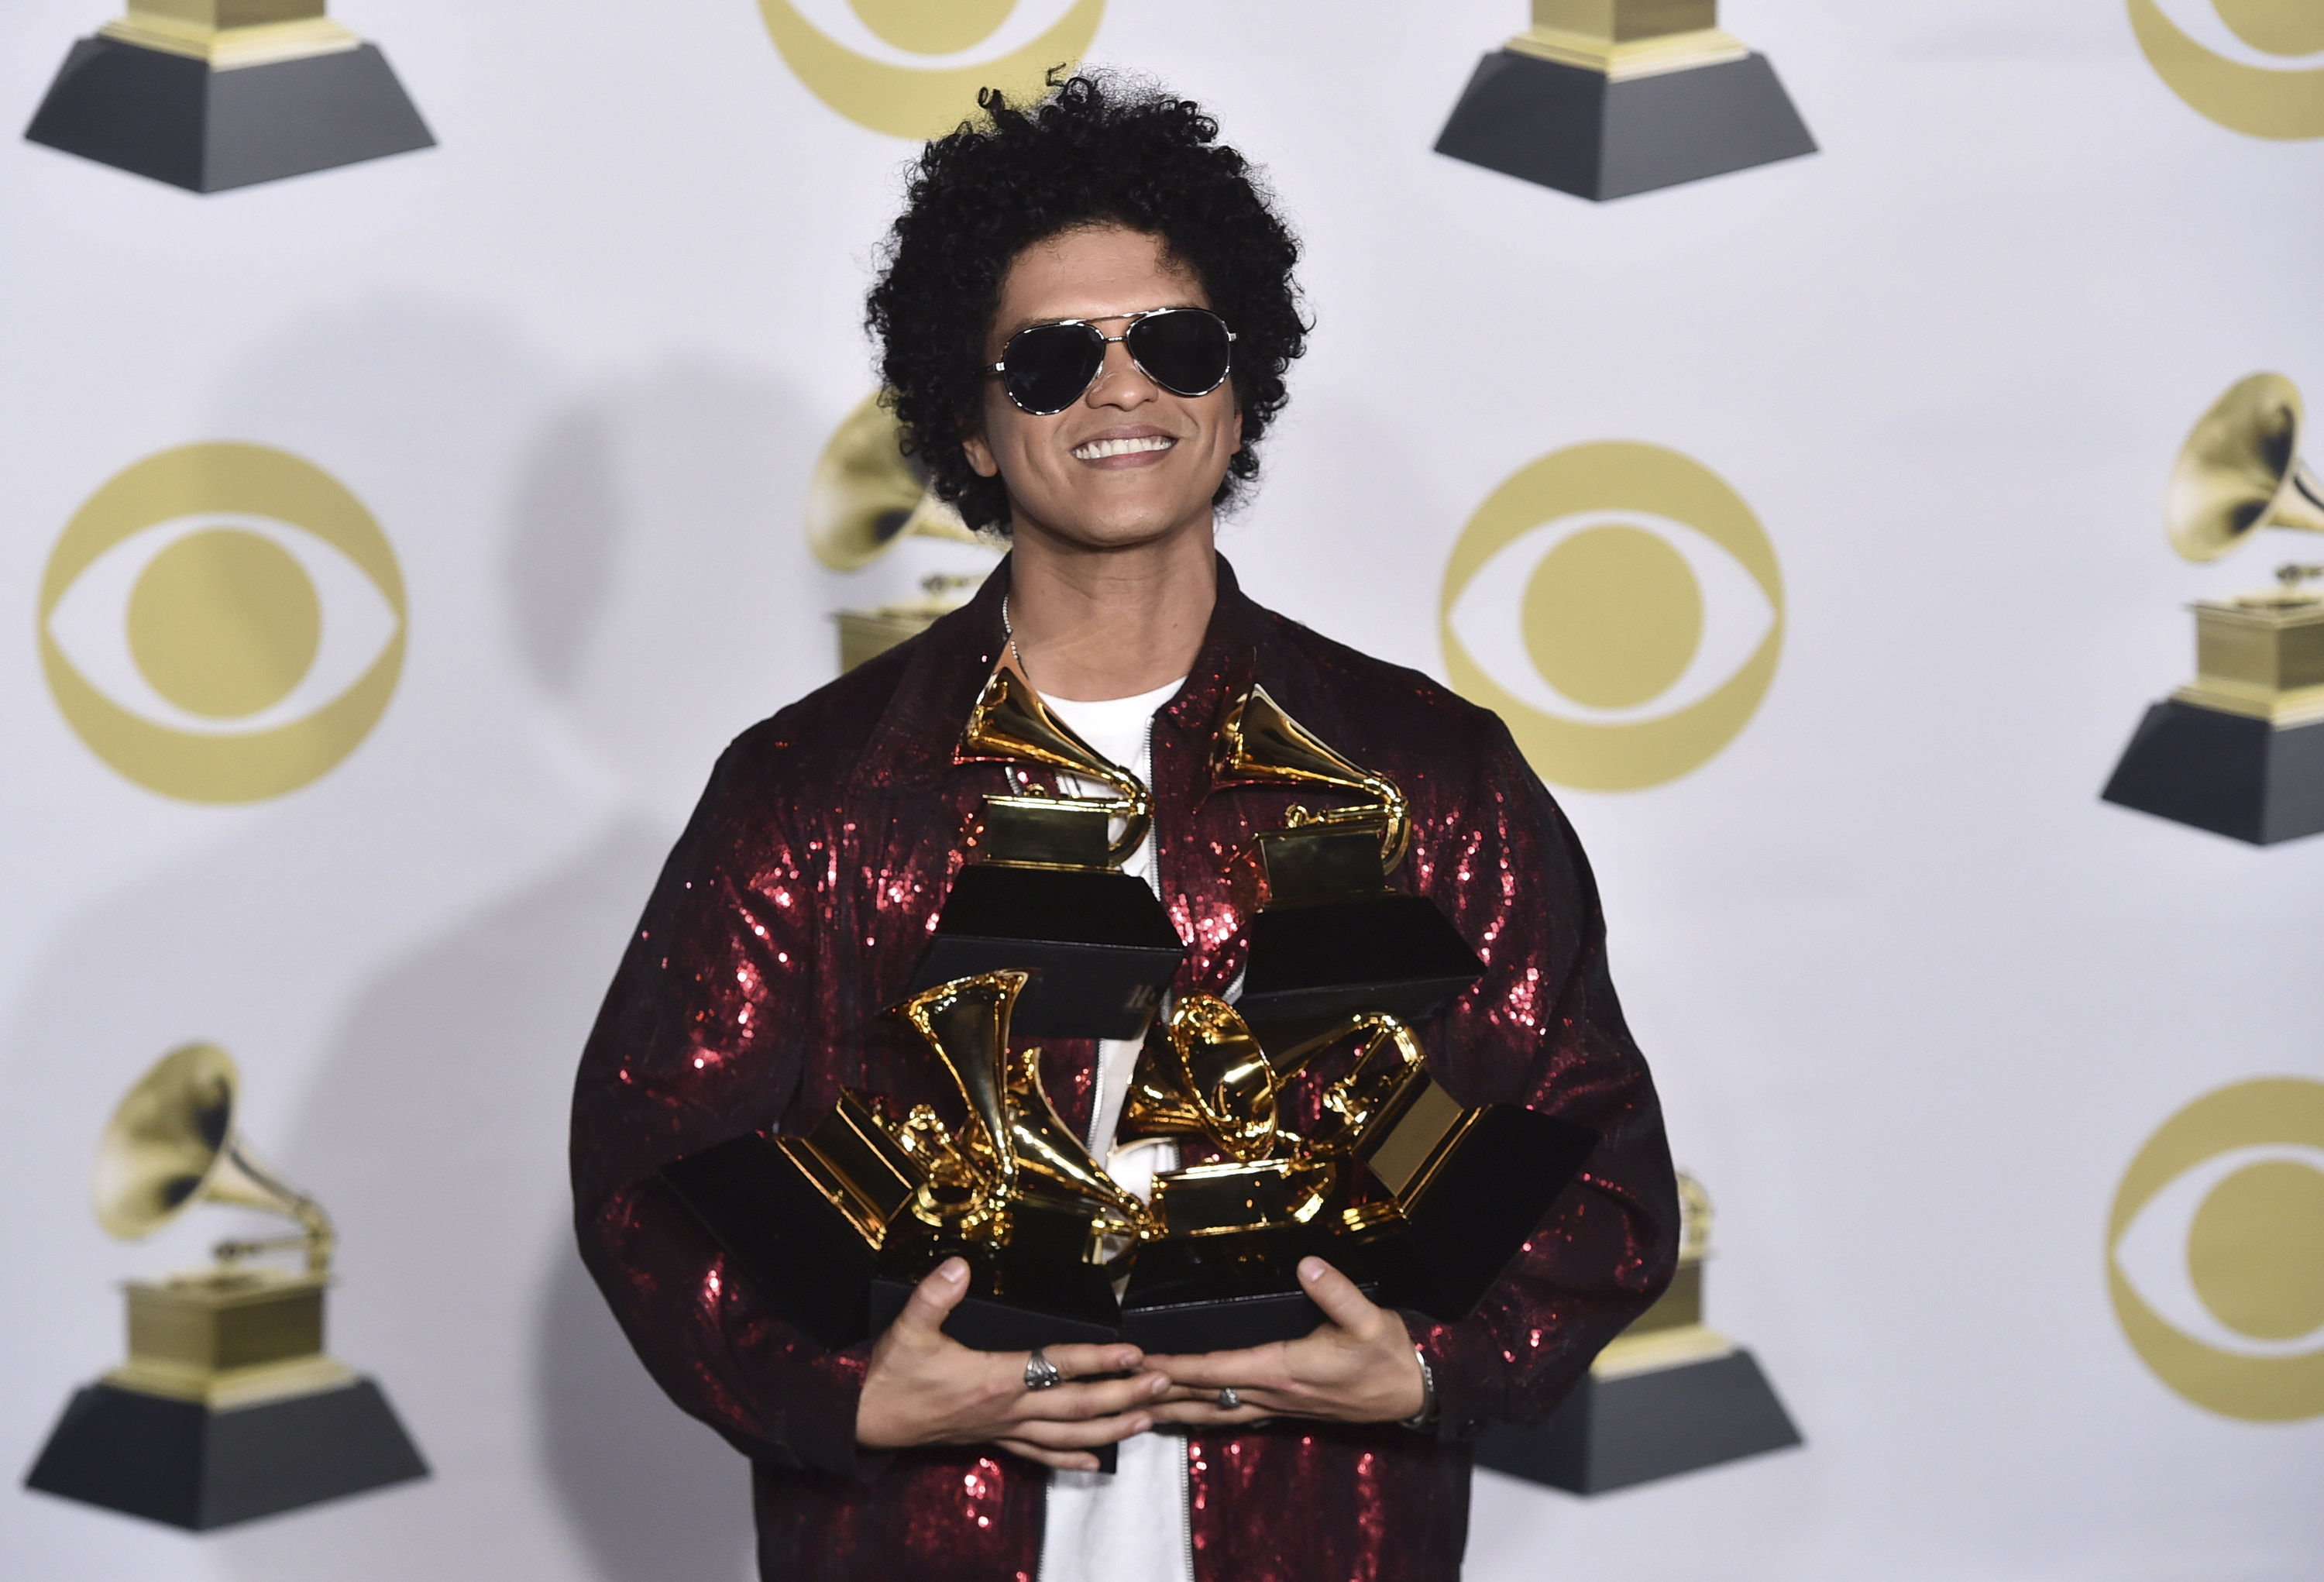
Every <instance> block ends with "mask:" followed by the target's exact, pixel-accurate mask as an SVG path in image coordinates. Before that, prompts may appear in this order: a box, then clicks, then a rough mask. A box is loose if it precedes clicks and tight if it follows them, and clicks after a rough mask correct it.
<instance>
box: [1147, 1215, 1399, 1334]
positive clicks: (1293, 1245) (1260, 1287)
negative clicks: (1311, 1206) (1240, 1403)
mask: <svg viewBox="0 0 2324 1582" xmlns="http://www.w3.org/2000/svg"><path fill="white" fill-rule="evenodd" d="M1311 1253H1312V1254H1315V1255H1316V1256H1317V1257H1320V1258H1323V1259H1324V1260H1325V1261H1326V1262H1328V1263H1331V1264H1333V1267H1335V1268H1337V1269H1338V1270H1339V1271H1340V1272H1342V1274H1345V1275H1347V1276H1348V1278H1350V1279H1351V1280H1353V1281H1355V1282H1356V1284H1357V1285H1358V1287H1359V1288H1360V1289H1361V1290H1362V1291H1363V1292H1364V1294H1365V1295H1366V1296H1369V1297H1377V1296H1378V1295H1379V1281H1377V1280H1376V1279H1375V1278H1374V1277H1373V1275H1372V1272H1371V1267H1370V1262H1369V1256H1368V1254H1367V1252H1366V1249H1365V1248H1364V1247H1363V1246H1362V1245H1361V1244H1359V1243H1357V1242H1355V1241H1353V1240H1351V1239H1344V1238H1335V1237H1330V1236H1326V1235H1323V1234H1321V1233H1319V1232H1315V1231H1311V1230H1309V1229H1307V1228H1306V1227H1305V1226H1301V1227H1299V1228H1297V1229H1296V1230H1281V1231H1277V1230H1256V1231H1247V1232H1240V1233H1237V1234H1234V1235H1219V1236H1187V1237H1185V1238H1183V1239H1180V1240H1177V1241H1161V1242H1154V1243H1151V1244H1148V1245H1147V1246H1144V1247H1141V1248H1139V1253H1138V1262H1137V1263H1135V1264H1133V1265H1132V1266H1131V1269H1130V1284H1129V1286H1128V1288H1127V1289H1126V1290H1124V1291H1123V1292H1122V1293H1121V1337H1122V1338H1123V1339H1124V1340H1127V1341H1129V1342H1130V1343H1131V1344H1132V1345H1134V1346H1138V1347H1139V1348H1140V1349H1142V1350H1145V1351H1149V1352H1154V1353H1157V1354H1158V1355H1164V1356H1185V1355H1192V1354H1194V1353H1197V1352H1205V1351H1238V1350H1240V1349H1241V1348H1242V1347H1244V1346H1265V1345H1267V1344H1268V1342H1269V1341H1274V1340H1296V1339H1298V1338H1299V1337H1301V1336H1303V1335H1310V1334H1313V1333H1314V1330H1315V1328H1316V1327H1317V1326H1318V1325H1320V1324H1322V1323H1323V1309H1321V1308H1319V1307H1317V1306H1316V1305H1315V1304H1314V1301H1313V1300H1310V1298H1309V1297H1308V1295H1307V1293H1306V1291H1305V1290H1304V1289H1302V1287H1301V1286H1300V1283H1299V1260H1300V1259H1302V1258H1304V1257H1306V1256H1307V1255H1308V1254H1311Z"/></svg>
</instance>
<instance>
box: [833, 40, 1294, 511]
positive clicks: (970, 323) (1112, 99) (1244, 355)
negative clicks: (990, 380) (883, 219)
mask: <svg viewBox="0 0 2324 1582" xmlns="http://www.w3.org/2000/svg"><path fill="white" fill-rule="evenodd" d="M978 103H979V104H980V105H981V106H982V108H983V110H984V115H985V121H984V122H983V123H982V124H967V123H964V124H963V125H961V126H960V127H959V129H958V130H956V131H954V132H953V133H951V134H948V135H946V136H944V137H939V138H937V139H936V140H935V141H934V142H932V143H929V144H928V145H927V147H926V148H925V149H924V150H922V151H921V153H920V157H919V159H918V162H916V163H915V164H914V165H913V166H912V167H911V181H910V186H909V189H908V192H907V195H906V199H905V204H904V211H903V213H902V214H900V215H899V216H897V217H896V223H895V225H894V227H892V228H891V229H890V232H889V234H888V238H887V242H886V245H885V247H884V249H883V256H882V264H883V267H882V269H881V273H880V278H879V281H878V282H877V283H876V284H875V285H873V287H872V288H871V296H870V298H869V300H868V301H867V302H866V304H865V312H864V319H865V322H866V323H867V325H868V326H869V327H870V328H871V334H872V337H873V338H874V339H875V340H876V341H877V342H878V344H879V347H880V368H881V375H883V377H884V378H885V380H886V382H887V385H888V390H889V396H888V400H889V401H890V403H891V404H892V405H893V407H894V410H895V412H896V416H897V419H898V421H899V422H900V424H901V425H902V428H903V443H904V453H905V454H906V455H907V456H910V457H914V458H917V459H918V461H919V463H920V465H921V466H923V467H926V468H927V472H928V476H929V482H930V484H931V485H932V486H934V488H935V490H936V494H937V495H938V496H939V497H940V498H942V499H945V500H949V501H951V502H953V503H954V504H956V505H957V506H959V508H960V513H961V515H962V516H963V517H964V519H965V520H966V521H967V523H968V524H969V525H970V526H971V527H982V528H989V529H997V530H999V531H1001V532H1007V531H1008V530H1009V496H1008V492H1007V490H1006V489H1004V488H1003V487H1002V486H1001V480H1000V479H999V478H997V477H993V478H982V477H979V476H976V473H975V471H974V470H973V468H972V467H970V466H969V465H968V458H967V457H966V456H964V454H963V453H962V451H961V441H962V439H964V438H966V437H967V436H969V435H971V434H974V433H977V432H979V431H980V430H982V428H983V407H984V373H983V367H984V344H985V338H986V337H987V336H988V335H989V334H990V333H991V328H992V319H993V315H994V314H995V313H997V312H998V311H999V310H1000V307H1001V282H1002V280H1003V278H1004V277H1005V276H1006V275H1007V273H1008V272H1009V266H1010V264H1012V263H1013V262H1015V260H1016V259H1017V257H1018V255H1019V254H1022V253H1023V252H1024V251H1025V249H1026V248H1028V247H1030V246H1032V245H1035V244H1036V243H1038V242H1042V241H1046V240H1047V239H1048V238H1049V237H1051V236H1056V235H1058V234H1059V233H1060V232H1064V231H1069V230H1073V229H1075V228H1077V227H1082V226H1087V225H1103V224H1108V223H1112V224H1119V225H1122V226H1127V227H1130V228H1131V229H1134V230H1138V231H1143V232H1145V233H1146V234H1148V235H1149V236H1157V237H1159V238H1160V239H1161V241H1162V243H1163V245H1164V246H1165V247H1166V248H1167V251H1168V253H1169V254H1170V256H1171V257H1172V258H1173V259H1174V260H1176V262H1178V263H1181V264H1185V265H1186V266H1187V267H1188V268H1189V269H1191V270H1192V271H1193V272H1194V276H1195V278H1196V279H1198V280H1199V281H1201V282H1202V284H1203V291H1205V292H1207V293H1208V294H1209V297H1210V301H1211V306H1212V307H1213V309H1214V310H1216V311H1217V312H1218V314H1219V316H1220V317H1221V318H1222V319H1225V320H1226V321H1227V325H1228V327H1229V328H1231V329H1232V330H1233V331H1234V332H1235V345H1234V375H1233V384H1234V393H1235V400H1236V402H1238V403H1239V404H1240V407H1241V409H1242V449H1241V450H1240V452H1238V453H1237V454H1236V456H1235V457H1234V458H1233V460H1232V461H1231V462H1230V463H1229V464H1228V467H1227V476H1226V477H1225V478H1224V479H1223V480H1222V482H1221V483H1220V485H1219V492H1218V494H1217V495H1216V496H1215V503H1216V504H1222V505H1223V504H1227V503H1228V502H1229V501H1230V500H1231V499H1233V498H1234V497H1235V496H1236V495H1237V494H1238V493H1239V492H1240V490H1241V489H1242V488H1243V487H1244V486H1247V485H1248V484H1250V481H1251V480H1252V479H1254V478H1256V477H1257V476H1259V456H1258V449H1257V443H1258V440H1259V438H1260V437H1261V436H1262V435H1264V434H1265V433H1266V432H1267V426H1268V423H1269V422H1271V421H1273V420H1274V418H1275V415H1276V414H1277V412H1281V411H1282V410H1283V405H1284V402H1285V401H1286V400H1287V399H1288V393H1287V392H1286V390H1285V387H1284V382H1283V376H1284V373H1285V371H1286V369H1287V368H1289V366H1290V365H1291V359H1292V358H1294V357H1296V356H1299V354H1300V353H1301V352H1302V351H1304V350H1305V347H1306V338H1307V331H1308V329H1309V328H1311V326H1310V325H1308V324H1307V323H1306V322H1305V320H1304V319H1302V317H1301V315H1300V310H1299V290H1298V286H1297V285H1296V282H1294V281H1293V280H1292V277H1291V270H1292V265H1293V264H1296V262H1297V261H1298V258H1299V244H1298V242H1297V241H1296V239H1295V238H1294V237H1293V236H1292V235H1291V232H1290V230H1289V228H1288V227H1286V226H1285V225H1284V223H1283V221H1282V220H1281V219H1280V218H1279V217H1277V215H1276V213H1275V212H1274V210H1273V209H1272V208H1270V207H1269V206H1268V193H1267V191H1266V190H1265V189H1264V188H1263V187H1262V186H1261V185H1260V182H1259V179H1258V178H1257V176H1256V174H1255V173H1254V172H1253V171H1252V170H1251V168H1250V163H1249V162H1247V161H1245V160H1244V158H1243V157H1242V155H1240V153H1236V152H1235V151H1234V150H1233V149H1231V148H1229V147H1227V146H1226V145H1224V144H1223V143H1220V142H1218V135H1219V128H1218V123H1217V122H1215V121H1213V120H1212V119H1211V118H1210V117H1209V116H1205V115H1204V114H1203V112H1202V109H1201V107H1200V106H1196V105H1194V103H1192V102H1191V101H1189V100H1185V99H1179V98H1173V97H1169V96H1167V94H1164V93H1162V92H1161V91H1159V90H1158V89H1154V88H1143V87H1139V86H1136V85H1125V84H1124V83H1122V82H1121V81H1120V80H1119V79H1102V78H1097V77H1092V76H1087V75H1083V76H1075V77H1073V78H1070V79H1066V80H1065V81H1064V82H1062V83H1053V86H1052V88H1051V89H1050V92H1049V94H1048V96H1047V97H1045V98H1044V99H1042V100H1041V102H1040V103H1038V104H1037V105H1035V106H1032V107H1031V108H1030V109H1029V110H1027V109H1019V107H1017V106H1014V105H1011V104H1010V103H1009V101H1008V100H1007V98H1006V97H1004V96H1002V95H1001V93H999V92H998V91H996V90H993V89H990V88H988V89H986V90H985V92H984V93H983V94H982V96H980V97H979V100H978Z"/></svg>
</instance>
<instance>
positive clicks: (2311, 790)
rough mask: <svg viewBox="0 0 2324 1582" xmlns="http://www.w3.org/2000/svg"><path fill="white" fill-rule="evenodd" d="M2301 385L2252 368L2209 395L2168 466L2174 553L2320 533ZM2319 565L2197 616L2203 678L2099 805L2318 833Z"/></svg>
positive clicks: (2323, 668) (2205, 606)
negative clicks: (2277, 533)
mask: <svg viewBox="0 0 2324 1582" xmlns="http://www.w3.org/2000/svg"><path fill="white" fill-rule="evenodd" d="M2302 417H2303V414H2302V409H2301V400H2300V392H2299V390H2298V389H2296V388H2295V387H2294V386H2293V384H2292V381H2291V380H2289V379H2286V378H2285V377H2283V375H2281V374H2255V375H2252V376H2251V377H2250V378H2248V379H2245V380H2242V381H2241V382H2239V383H2238V384H2236V385H2235V387H2234V388H2233V389H2231V390H2229V391H2228V392H2227V393H2226V394H2225V395H2223V396H2221V397H2220V398H2219V399H2218V401H2217V402H2214V403H2212V406H2211V409H2210V410H2209V412H2205V413H2204V414H2203V416H2202V418H2201V420H2200V421H2199V422H2197V423H2196V425H2195V430H2194V432H2193V433H2192V434H2190V435H2189V436H2188V438H2187V442H2186V444H2185V445H2183V446H2182V447H2181V449H2180V451H2179V457H2178V459H2177V461H2176V462H2175V463H2174V464H2173V465H2172V469H2171V484H2170V493H2169V498H2168V508H2167V514H2166V525H2167V528H2168V532H2169V534H2170V539H2171V545H2172V548H2173V549H2175V550H2178V551H2179V553H2180V554H2181V556H2183V557H2184V558H2186V559H2187V560H2198V561H2208V560H2218V559H2220V558H2221V557H2222V556H2225V555H2227V553H2229V552H2230V551H2231V550H2236V549H2237V548H2239V547H2241V546H2242V545H2243V544H2245V543H2246V542H2247V541H2250V540H2251V538H2252V537H2253V536H2254V535H2255V534H2256V533H2257V532H2260V530H2262V529H2263V528H2270V527H2276V528H2290V529H2294V530H2297V531H2300V532H2324V480H2319V478H2318V477H2317V476H2316V474H2315V473H2314V472H2313V471H2311V470H2310V468H2309V467H2308V466H2307V464H2306V463H2305V462H2303V461H2302V460H2301V456H2300V438H2301V425H2302ZM2319 577H2324V566H2304V565H2297V564H2294V565H2286V566H2282V567H2280V568H2278V569H2277V571H2276V586H2275V587H2273V588H2269V589H2266V590H2264V591H2262V592H2255V593H2248V594H2244V595H2242V596H2240V597H2236V598H2231V599H2201V600H2198V601H2197V602H2196V603H2195V604H2194V605H2193V606H2191V607H2192V608H2193V610H2194V612H2195V680H2193V681H2192V682H2190V683H2189V684H2188V685H2186V686H2183V687H2181V688H2180V689H2178V690H2177V691H2175V692H2173V693H2172V695H2171V696H2170V697H2169V698H2166V699H2164V700H2163V701H2162V702H2160V703H2156V704H2154V705H2153V706H2152V707H2151V708H2148V709H2147V711H2146V717H2145V718H2144V719H2143V720H2142V721H2141V722H2140V723H2139V726H2138V730H2137V733H2136V734H2135V735H2133V736H2132V738H2131V741H2130V745H2129V746H2128V747H2127V748H2126V749H2125V750H2124V753H2123V755H2122V761H2121V763H2118V764H2117V765H2116V768H2115V772H2114V775H2113V778H2112V779H2111V780H2109V781H2108V782H2107V788H2106V791H2105V792H2104V797H2105V800H2107V801H2110V802H2116V803H2119V804H2121V805H2122V806H2124V807H2127V808H2136V809H2138V810H2140V811H2142V812H2147V813H2153V814H2156V815H2158V816H2159V817H2162V818H2165V819H2174V820H2176V821H2178V822H2179V823H2181V824H2191V825H2193V826H2195V827H2196V828H2199V829H2209V830H2212V831H2214V832H2216V833H2218V834H2220V835H2227V836H2232V837H2235V838H2236V839H2237V840H2246V841H2250V842H2251V843H2253V844H2254V845H2256V846H2269V845H2273V844H2274V843H2275V842H2277V841H2280V840H2290V839H2292V838H2294V837H2299V836H2302V835H2313V834H2315V833H2316V832H2317V831H2318V830H2320V829H2324V597H2318V595H2317V594H2316V593H2315V592H2314V591H2312V590H2310V588H2309V587H2307V584H2308V582H2309V581H2310V579H2312V578H2319Z"/></svg>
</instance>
